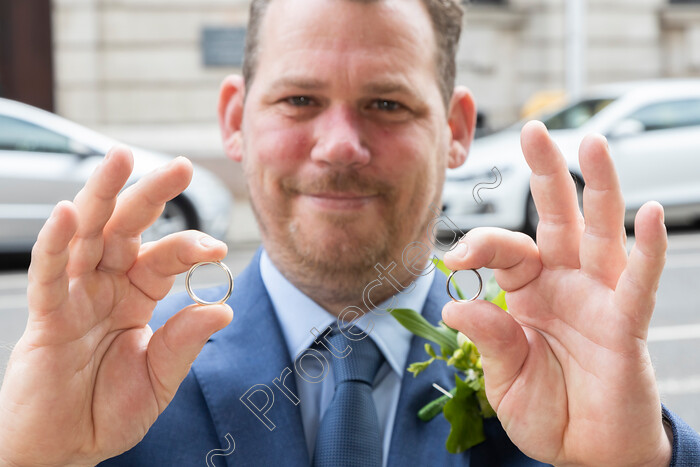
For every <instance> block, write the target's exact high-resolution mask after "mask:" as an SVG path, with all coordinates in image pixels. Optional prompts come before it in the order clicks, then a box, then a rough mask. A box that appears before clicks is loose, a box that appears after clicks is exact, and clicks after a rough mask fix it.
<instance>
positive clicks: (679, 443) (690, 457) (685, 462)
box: [662, 406, 700, 467]
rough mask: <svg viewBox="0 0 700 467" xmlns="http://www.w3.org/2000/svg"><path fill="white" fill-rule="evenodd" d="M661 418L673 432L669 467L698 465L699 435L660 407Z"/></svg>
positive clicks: (699, 456)
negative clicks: (661, 411)
mask: <svg viewBox="0 0 700 467" xmlns="http://www.w3.org/2000/svg"><path fill="white" fill-rule="evenodd" d="M662 410H663V418H664V420H665V421H667V422H668V424H669V425H670V426H671V429H672V431H673V455H672V456H671V467H693V466H698V465H700V435H698V433H697V432H696V431H695V430H693V429H692V428H691V427H690V426H689V425H688V424H687V423H685V422H684V421H683V420H681V418H680V417H679V416H678V415H676V414H674V413H673V412H671V411H670V410H668V409H667V408H666V407H665V406H662Z"/></svg>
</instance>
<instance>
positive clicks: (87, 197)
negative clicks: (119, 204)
mask: <svg viewBox="0 0 700 467" xmlns="http://www.w3.org/2000/svg"><path fill="white" fill-rule="evenodd" d="M133 166H134V158H133V156H132V154H131V151H130V150H129V148H127V147H126V146H121V145H118V146H115V147H113V148H112V149H110V151H109V152H108V153H107V155H106V156H105V158H104V160H103V161H102V163H101V164H100V165H99V166H98V167H97V169H95V172H94V174H93V175H91V176H90V178H89V179H88V181H87V183H86V184H85V186H84V187H83V189H82V190H80V192H78V194H77V195H76V196H75V200H74V204H75V206H76V207H77V209H78V212H79V213H80V222H79V226H78V231H77V233H76V236H75V239H74V240H73V242H72V245H71V248H72V250H73V252H74V253H73V254H72V255H71V261H70V269H69V270H70V273H71V274H72V275H80V274H82V273H85V272H87V271H91V270H93V269H94V268H95V267H96V266H97V264H98V263H99V262H100V259H101V258H102V249H103V240H102V229H103V228H104V226H105V225H106V224H107V221H108V220H109V218H110V216H111V215H112V211H113V210H114V205H115V203H116V200H117V195H118V194H119V191H120V190H121V189H122V188H123V187H124V184H125V183H126V181H127V180H128V178H129V176H130V175H131V171H132V169H133Z"/></svg>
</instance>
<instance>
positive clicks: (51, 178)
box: [0, 99, 233, 252]
mask: <svg viewBox="0 0 700 467" xmlns="http://www.w3.org/2000/svg"><path fill="white" fill-rule="evenodd" d="M116 143H117V141H115V140H113V139H111V138H108V137H106V136H104V135H101V134H99V133H97V132H94V131H92V130H89V129H87V128H85V127H83V126H80V125H78V124H76V123H73V122H70V121H68V120H66V119H64V118H61V117H59V116H57V115H55V114H52V113H49V112H45V111H43V110H40V109H37V108H35V107H32V106H29V105H26V104H22V103H19V102H16V101H11V100H7V99H0V252H25V251H29V250H31V247H32V245H33V244H34V242H35V241H36V237H37V234H38V233H39V230H40V229H41V227H42V225H43V224H44V222H45V220H46V219H47V218H48V216H49V214H50V213H51V210H52V209H53V207H54V206H55V205H56V203H57V202H58V201H61V200H63V199H69V200H70V199H73V197H74V196H75V195H76V194H77V193H78V191H79V190H80V189H81V188H82V186H83V185H84V184H85V182H86V181H87V179H88V177H89V176H90V174H91V173H92V172H93V170H94V169H95V167H96V166H97V165H98V164H99V163H100V162H101V160H102V158H103V157H104V155H105V154H106V153H107V151H108V150H109V149H110V148H111V147H112V146H113V145H114V144H116ZM131 149H132V151H133V153H134V171H133V174H132V176H131V178H130V179H129V181H128V183H127V185H129V184H132V183H134V182H135V181H136V180H138V178H139V177H141V176H143V175H145V174H146V173H148V172H150V171H151V170H153V169H154V168H156V167H159V166H161V165H163V164H165V163H167V162H168V161H169V160H171V159H172V158H173V157H172V156H168V155H165V154H160V153H156V152H153V151H148V150H145V149H141V148H135V147H132V148H131ZM232 208H233V198H232V197H231V194H230V192H229V191H228V190H227V189H226V187H225V186H224V185H223V183H222V182H221V181H220V180H219V179H218V178H216V177H215V176H214V175H213V174H212V173H210V172H208V171H207V170H205V169H203V168H202V167H198V166H196V165H195V169H194V176H193V179H192V183H191V184H190V186H189V187H188V188H187V189H186V190H185V191H184V192H183V193H182V194H181V195H180V196H178V197H177V198H175V199H173V200H172V201H170V202H168V203H167V204H166V206H165V210H164V212H163V214H162V215H161V216H160V218H159V219H158V220H157V221H156V223H155V224H154V225H153V226H152V227H151V228H149V230H147V231H146V232H144V234H143V239H144V241H148V240H154V239H157V238H160V237H162V236H164V235H167V234H169V233H172V232H177V231H180V230H185V229H197V230H201V231H203V232H206V233H208V234H210V235H212V236H213V237H215V238H218V239H222V240H223V239H224V238H225V237H226V233H227V230H228V226H229V224H230V220H231V219H230V217H231V212H232Z"/></svg>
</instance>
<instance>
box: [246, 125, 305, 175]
mask: <svg viewBox="0 0 700 467" xmlns="http://www.w3.org/2000/svg"><path fill="white" fill-rule="evenodd" d="M263 125H265V122H262V125H260V126H258V127H256V128H253V129H252V131H250V133H249V139H250V143H249V144H248V148H247V151H246V154H245V155H244V162H245V163H247V164H250V169H252V170H251V171H252V172H254V173H257V174H258V175H259V176H263V178H273V179H277V178H278V177H284V176H287V175H289V174H291V173H292V172H295V171H296V169H297V168H298V167H299V166H300V163H301V162H302V161H303V160H304V159H306V158H307V157H308V154H309V151H310V138H309V136H308V132H307V131H306V130H305V129H304V128H294V129H291V128H284V127H282V126H277V127H275V126H270V125H269V123H268V124H267V125H266V126H263ZM246 159H248V160H247V161H246Z"/></svg>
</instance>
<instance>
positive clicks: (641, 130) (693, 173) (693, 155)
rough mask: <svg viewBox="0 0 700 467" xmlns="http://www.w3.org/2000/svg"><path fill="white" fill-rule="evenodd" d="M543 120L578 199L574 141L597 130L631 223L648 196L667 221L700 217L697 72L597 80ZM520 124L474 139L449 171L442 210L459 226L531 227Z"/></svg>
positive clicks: (533, 223) (534, 220)
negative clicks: (464, 156)
mask: <svg viewBox="0 0 700 467" xmlns="http://www.w3.org/2000/svg"><path fill="white" fill-rule="evenodd" d="M542 120H543V122H544V123H545V125H546V126H547V128H548V129H549V131H550V134H551V136H552V139H553V140H554V141H555V142H556V144H557V145H558V146H559V148H560V149H561V151H562V153H563V155H564V157H565V158H566V160H567V163H568V166H569V171H570V172H571V174H572V176H573V177H574V179H575V180H576V182H577V183H576V185H577V188H578V191H579V203H581V195H582V192H583V177H582V175H581V169H580V167H579V163H578V147H579V144H580V143H581V140H582V139H583V137H584V136H585V135H587V134H589V133H593V132H595V133H600V134H603V135H605V136H606V137H607V139H608V143H609V145H610V150H611V155H612V158H613V161H614V163H615V167H616V169H617V172H618V175H619V178H620V185H621V189H622V193H623V197H624V199H625V205H626V207H627V212H626V215H625V223H626V225H627V226H628V227H629V226H631V225H632V224H633V222H634V215H635V213H636V211H637V210H638V209H639V208H640V207H641V206H642V204H644V203H645V202H646V201H649V200H656V201H658V202H660V203H661V204H662V205H663V206H664V210H665V220H666V223H667V224H669V225H670V224H690V223H693V222H695V221H697V220H699V219H700V80H657V81H642V82H629V83H617V84H609V85H603V86H598V87H595V88H592V89H591V91H590V92H589V93H588V94H587V95H586V96H585V97H584V98H583V99H581V100H579V101H578V102H575V103H573V104H572V105H569V106H567V107H565V108H563V109H562V110H560V111H558V112H556V113H554V114H552V115H550V116H548V117H545V118H543V119H542ZM523 124H524V122H519V123H518V124H516V125H514V126H512V127H510V128H507V129H505V130H502V131H500V132H497V133H494V134H492V135H489V136H486V137H483V138H480V139H477V140H475V141H474V142H473V144H472V148H471V150H470V152H469V157H468V158H467V161H466V163H465V164H464V165H463V166H462V167H459V168H457V169H454V170H448V171H447V175H446V182H445V188H444V191H443V214H444V215H445V216H446V217H447V218H448V219H449V220H451V221H452V222H454V224H455V225H456V226H457V227H458V228H459V229H461V230H463V231H467V230H469V229H472V228H474V227H479V226H496V227H502V228H506V229H511V230H521V231H524V232H526V233H528V234H530V235H533V234H534V232H535V231H536V226H537V221H538V216H537V211H536V210H535V208H534V203H533V201H532V197H531V194H530V175H531V173H532V172H531V170H530V168H529V166H528V165H527V163H526V162H525V158H524V156H523V154H522V149H521V147H520V129H521V128H522V126H523ZM494 167H495V169H494ZM499 182H500V184H499Z"/></svg>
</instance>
